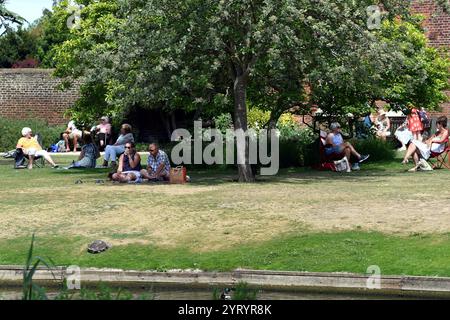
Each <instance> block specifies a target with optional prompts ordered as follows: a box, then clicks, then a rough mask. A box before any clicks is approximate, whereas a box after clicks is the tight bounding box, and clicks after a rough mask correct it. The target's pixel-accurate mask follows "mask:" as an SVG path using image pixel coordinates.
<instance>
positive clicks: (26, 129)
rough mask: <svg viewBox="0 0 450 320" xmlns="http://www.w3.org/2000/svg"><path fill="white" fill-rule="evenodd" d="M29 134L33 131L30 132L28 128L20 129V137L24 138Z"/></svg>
mask: <svg viewBox="0 0 450 320" xmlns="http://www.w3.org/2000/svg"><path fill="white" fill-rule="evenodd" d="M30 132H33V130H31V128H28V127H25V128H23V129H22V137H25V136H26V135H27V134H29V133H30Z"/></svg>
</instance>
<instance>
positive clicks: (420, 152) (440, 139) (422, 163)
mask: <svg viewBox="0 0 450 320" xmlns="http://www.w3.org/2000/svg"><path fill="white" fill-rule="evenodd" d="M447 121H448V120H447V117H445V116H442V117H439V118H438V120H437V122H436V134H434V135H432V136H431V137H430V138H429V139H428V140H427V141H425V142H422V141H420V140H417V139H413V140H412V141H411V143H410V144H409V146H408V150H407V151H406V154H405V157H404V159H403V162H402V163H403V164H407V163H408V162H409V158H411V157H412V158H413V160H414V164H415V167H414V168H412V169H411V170H409V171H411V172H414V171H417V170H419V168H422V167H424V168H428V167H429V165H428V166H427V165H426V161H427V160H428V159H429V158H430V156H431V153H437V154H439V153H442V152H444V150H445V148H446V146H447V142H448V137H449V133H448V130H447Z"/></svg>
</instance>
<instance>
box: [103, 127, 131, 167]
mask: <svg viewBox="0 0 450 320" xmlns="http://www.w3.org/2000/svg"><path fill="white" fill-rule="evenodd" d="M131 130H132V128H131V126H130V125H129V124H123V125H122V127H121V128H120V136H119V137H118V138H117V141H116V143H115V144H114V145H112V146H106V149H105V154H104V156H103V158H104V161H103V167H108V161H111V167H112V168H114V169H115V168H116V166H117V164H116V159H117V155H120V154H122V153H123V152H124V151H125V145H126V144H127V143H130V142H133V143H134V137H133V134H132V133H131Z"/></svg>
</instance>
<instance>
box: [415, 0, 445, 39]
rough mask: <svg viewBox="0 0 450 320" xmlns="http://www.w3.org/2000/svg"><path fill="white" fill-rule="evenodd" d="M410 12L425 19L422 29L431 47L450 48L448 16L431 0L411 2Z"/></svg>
mask: <svg viewBox="0 0 450 320" xmlns="http://www.w3.org/2000/svg"><path fill="white" fill-rule="evenodd" d="M411 10H412V12H413V13H419V14H422V15H424V16H425V17H426V21H425V23H424V27H425V30H426V31H427V37H428V39H429V43H430V45H431V46H434V47H441V46H446V47H449V46H450V14H448V13H444V12H443V10H442V8H440V7H438V6H437V5H436V4H435V2H434V1H432V0H416V1H413V4H412V9H411Z"/></svg>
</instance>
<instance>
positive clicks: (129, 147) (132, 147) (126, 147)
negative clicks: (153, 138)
mask: <svg viewBox="0 0 450 320" xmlns="http://www.w3.org/2000/svg"><path fill="white" fill-rule="evenodd" d="M125 149H133V147H125Z"/></svg>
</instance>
